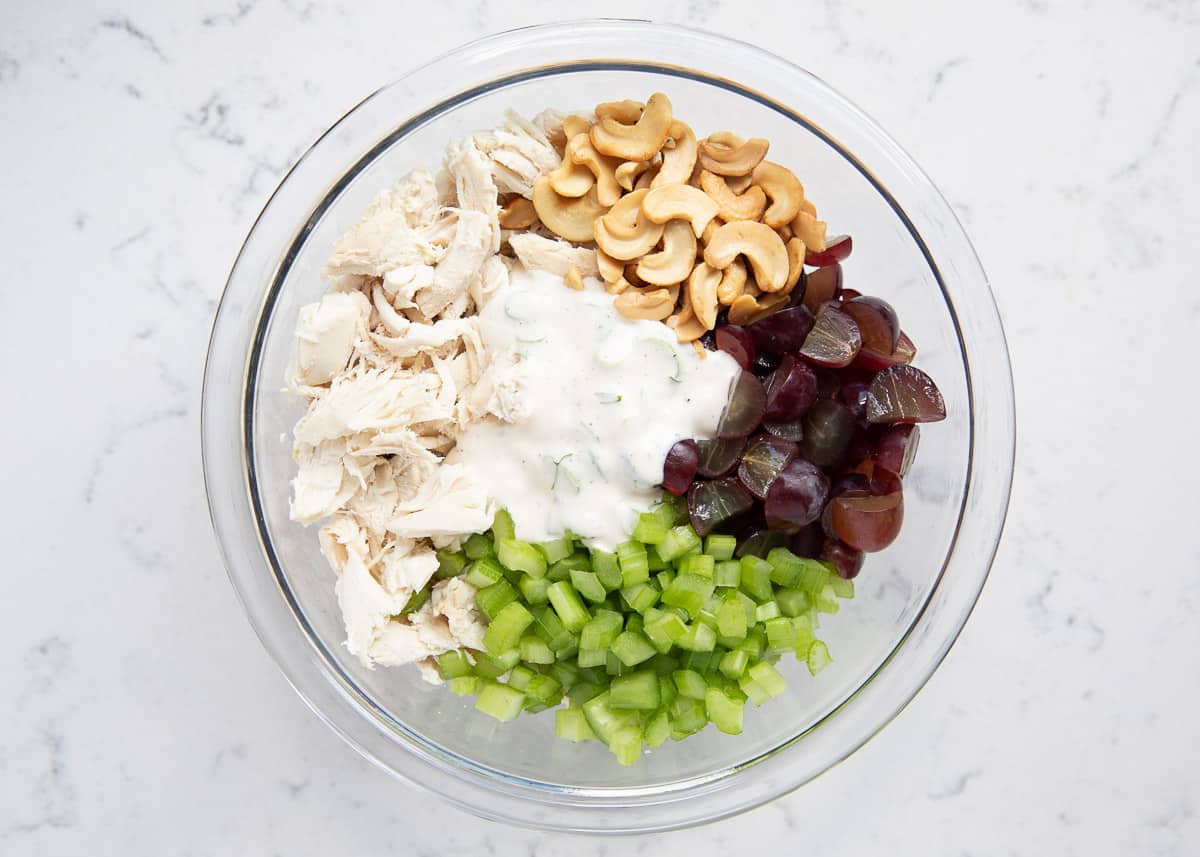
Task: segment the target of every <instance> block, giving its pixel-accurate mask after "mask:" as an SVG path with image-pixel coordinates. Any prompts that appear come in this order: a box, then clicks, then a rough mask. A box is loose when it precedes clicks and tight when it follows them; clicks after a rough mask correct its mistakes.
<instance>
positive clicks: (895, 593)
mask: <svg viewBox="0 0 1200 857" xmlns="http://www.w3.org/2000/svg"><path fill="white" fill-rule="evenodd" d="M657 90H662V91H664V92H666V93H668V95H669V96H670V98H671V101H672V102H673V104H674V105H675V110H676V114H677V115H678V116H680V117H683V118H684V119H685V120H686V121H688V122H690V123H691V124H693V126H694V127H695V128H696V130H697V132H698V134H704V133H708V132H711V131H716V130H721V129H732V130H735V131H739V132H743V133H746V134H752V135H754V136H761V137H766V138H768V139H769V140H770V141H771V157H772V159H773V160H776V161H779V162H781V163H783V164H786V165H788V166H790V167H792V168H793V169H795V171H796V172H797V173H798V174H799V175H800V177H801V178H802V180H803V181H804V183H805V187H806V190H807V195H808V196H809V197H811V198H812V199H813V200H815V201H816V203H817V205H818V206H819V209H820V212H821V215H822V217H823V218H824V219H826V220H827V221H828V222H829V224H830V228H831V231H832V232H849V233H851V234H853V236H854V246H855V249H854V255H853V256H852V257H851V259H850V260H849V261H848V262H847V263H846V271H847V281H848V283H849V284H850V285H852V286H854V287H856V288H859V289H861V290H863V291H866V292H869V293H871V294H878V295H880V296H882V297H885V298H886V299H888V300H889V301H891V302H892V303H893V304H894V305H895V306H896V307H897V309H898V311H899V313H900V317H901V320H902V321H903V323H904V327H905V330H906V331H907V332H908V334H909V335H910V336H911V337H912V338H913V340H914V341H915V342H916V343H917V345H918V346H919V348H920V353H919V355H918V364H919V365H920V366H921V367H922V368H923V369H925V370H926V371H927V372H929V373H930V374H931V375H932V376H933V377H934V378H935V379H936V380H937V382H938V384H939V385H940V387H941V389H942V392H943V393H944V395H945V399H946V404H947V408H948V411H949V417H948V419H947V420H946V421H945V422H943V423H938V424H935V425H929V426H926V427H924V429H923V437H922V443H921V450H920V454H919V456H918V460H917V463H916V467H915V469H914V471H913V472H912V474H911V475H910V476H909V477H908V479H906V481H905V488H906V499H905V505H906V514H907V520H906V521H905V526H904V531H903V533H902V534H901V536H900V538H899V540H898V541H897V542H896V543H895V544H894V545H893V546H892V547H891V548H889V549H888V550H887V551H885V552H883V553H881V554H877V555H873V556H871V557H869V558H868V562H867V566H866V568H865V570H864V572H863V574H862V575H861V576H860V577H859V579H858V596H857V597H856V598H855V599H854V600H853V601H852V602H848V603H847V604H845V605H844V607H843V609H842V611H841V612H840V613H839V614H838V615H836V616H832V617H828V618H827V620H826V621H825V622H824V623H823V625H822V632H823V636H824V637H825V639H826V640H827V641H828V643H829V646H830V649H831V650H832V652H833V655H834V658H835V660H834V664H833V665H832V666H831V667H830V668H829V669H827V670H826V671H825V672H824V673H822V674H821V676H820V677H819V678H818V679H812V678H810V677H809V676H808V675H807V673H805V672H804V671H803V670H802V669H800V668H799V665H797V664H791V665H790V669H789V670H788V678H789V690H788V691H787V693H786V694H785V695H784V696H782V697H780V698H777V699H774V700H772V701H771V702H770V703H769V704H767V705H765V706H763V707H762V708H754V707H753V706H750V707H749V708H748V711H747V714H746V722H745V733H744V734H743V735H741V736H737V737H731V736H728V735H723V734H720V733H718V732H716V731H715V730H713V729H709V730H707V731H705V732H704V733H702V734H700V735H698V736H696V737H693V738H689V739H688V740H687V741H684V742H681V743H678V744H675V743H672V742H668V743H667V744H666V745H664V746H663V747H662V748H660V749H658V750H655V751H653V752H651V753H648V754H647V755H646V756H645V757H643V759H642V761H641V762H639V764H637V765H636V766H634V767H629V768H625V767H620V766H619V765H617V764H616V763H615V761H614V760H613V758H612V757H611V756H610V755H609V753H608V751H607V750H606V749H605V748H604V747H602V746H600V745H598V744H595V743H587V744H569V743H566V742H563V741H558V740H556V739H554V737H553V718H552V717H548V716H545V717H522V718H519V719H518V720H517V721H515V722H513V723H509V724H498V723H496V722H495V721H493V720H491V719H490V718H488V717H486V716H484V715H482V714H479V713H477V712H475V711H474V710H473V708H472V706H471V700H470V699H462V698H459V697H455V696H453V695H451V694H450V693H448V692H447V691H446V690H445V688H439V687H433V686H430V685H427V684H424V683H423V682H422V681H421V680H420V679H419V678H418V676H417V674H416V671H415V670H411V669H377V670H367V669H364V668H363V667H362V665H360V664H359V663H358V662H357V660H355V659H354V658H353V657H351V656H350V655H349V654H348V653H347V652H346V650H345V648H344V646H343V645H342V640H343V638H344V633H343V627H342V621H341V617H340V615H339V612H338V607H337V603H336V600H335V598H334V594H333V578H332V572H331V571H330V570H329V569H328V568H327V567H326V565H325V562H324V561H323V559H322V558H321V556H320V554H319V552H318V548H317V536H316V531H315V528H310V529H305V528H304V527H301V526H299V525H297V524H294V523H292V522H291V521H289V520H288V491H289V484H288V483H289V480H290V478H291V476H292V473H293V465H292V460H291V456H290V442H289V441H288V439H287V436H288V435H289V433H290V431H291V428H292V425H293V424H294V422H295V421H296V419H297V417H298V416H299V415H300V413H301V408H300V405H299V404H298V403H297V402H296V401H294V400H292V399H290V398H289V397H287V396H286V395H285V394H284V393H282V392H281V388H282V386H283V377H284V370H285V366H286V363H287V359H288V352H289V348H290V342H291V334H292V330H293V326H294V324H295V321H296V316H297V312H298V310H299V308H300V307H301V306H302V305H304V304H305V303H308V302H310V301H313V300H316V299H317V298H318V297H319V296H320V295H321V293H322V292H323V291H324V289H325V284H324V283H322V281H321V279H320V277H319V269H320V266H321V263H322V261H323V260H324V259H325V257H326V256H327V255H328V253H329V251H330V248H331V247H332V245H333V243H334V241H335V240H336V239H337V238H338V237H339V236H340V235H341V234H342V232H343V231H345V230H346V229H347V228H348V227H349V226H351V225H352V223H353V222H354V221H355V220H356V219H357V218H358V216H359V214H360V213H361V212H362V211H363V209H364V208H365V207H366V205H367V204H368V202H369V201H370V200H371V198H372V197H373V196H374V195H375V194H376V193H377V192H378V191H379V190H381V189H382V188H384V187H386V186H388V185H389V184H391V183H392V182H393V181H394V180H396V179H397V178H399V177H400V176H401V175H403V174H404V173H405V172H407V171H408V170H410V169H412V168H413V167H416V166H418V165H426V166H431V167H432V166H436V165H437V164H438V163H439V162H440V157H441V153H442V150H443V147H444V146H445V144H446V142H447V141H448V140H450V139H451V138H453V137H456V136H459V135H462V134H465V133H468V132H470V131H472V130H475V129H481V128H489V127H492V126H493V125H495V124H496V123H497V121H498V120H499V119H500V118H501V116H502V114H503V111H504V110H505V109H507V108H514V109H516V110H517V111H519V112H521V113H523V114H526V115H533V114H535V113H537V112H538V111H540V110H542V109H543V108H545V107H548V106H554V107H558V108H564V109H570V108H587V107H590V106H591V105H593V104H596V103H597V102H600V101H610V100H614V99H621V98H644V97H646V96H647V95H649V94H650V93H651V92H654V91H657ZM1013 441H1014V423H1013V401H1012V382H1011V376H1010V371H1009V365H1008V354H1007V351H1006V348H1005V342H1004V334H1003V331H1002V329H1001V325H1000V320H999V317H998V315H997V312H996V308H995V305H994V303H993V301H992V296H991V293H990V292H989V290H988V284H987V281H986V279H985V277H984V274H983V271H982V270H981V269H980V265H979V262H978V260H977V259H976V257H975V254H974V252H973V250H972V248H971V245H970V243H969V242H968V240H967V237H966V236H965V235H964V234H963V231H962V228H961V227H960V226H959V223H958V221H957V220H956V219H955V217H954V214H953V213H952V211H951V209H950V207H949V205H947V204H946V201H945V200H944V199H943V198H942V197H941V196H940V195H939V194H938V192H937V190H936V189H935V188H934V187H933V185H932V184H931V183H930V181H929V179H928V178H926V176H925V175H924V174H923V173H922V172H921V171H920V169H919V168H918V167H917V166H916V164H914V163H913V162H912V160H911V159H910V158H909V157H908V156H907V155H906V154H905V153H904V152H903V151H902V150H901V149H900V147H899V146H898V145H897V144H896V143H895V142H894V141H892V140H891V139H890V138H889V137H888V136H887V135H886V134H885V133H884V132H883V131H882V130H881V129H880V128H879V127H878V126H876V125H875V123H874V122H872V121H871V120H870V119H868V118H867V117H866V116H865V115H863V113H862V112H860V111H859V110H858V109H857V108H855V107H854V106H853V105H851V104H850V103H849V102H847V101H846V99H844V98H842V97H841V96H840V95H838V94H837V93H835V92H834V91H833V90H832V89H830V88H829V87H828V86H826V85H825V84H824V83H822V82H821V81H820V80H818V79H817V78H815V77H813V76H812V75H811V74H808V73H807V72H805V71H803V70H802V69H800V68H797V67H796V66H794V65H792V64H790V63H788V62H786V61H784V60H782V59H780V58H779V57H777V56H773V55H771V54H768V53H765V52H763V51H761V50H759V49H757V48H754V47H752V46H750V45H747V44H744V43H740V42H735V41H731V40H729V39H726V38H722V37H719V36H715V35H712V34H709V33H702V32H698V31H694V30H688V29H682V28H679V27H668V26H661V25H655V24H650V23H645V22H631V21H592V22H574V23H569V24H559V25H553V26H546V27H536V28H531V29H524V30H517V31H513V32H509V33H505V34H502V35H499V36H495V37H493V38H488V39H484V40H482V41H478V42H474V43H472V44H470V45H467V46H465V47H463V48H460V49H458V50H456V51H454V52H453V53H451V54H448V55H446V56H444V57H442V58H440V59H438V60H436V61H434V62H432V63H430V64H429V65H427V66H425V67H424V68H421V69H419V70H417V71H415V72H413V73H411V74H409V75H408V76H406V77H404V78H402V79H401V80H399V81H397V82H396V83H393V84H391V85H389V86H387V87H385V88H383V89H381V90H379V91H378V92H376V93H375V94H373V95H371V96H370V97H369V98H367V99H365V100H364V101H363V102H362V103H361V104H359V105H358V106H357V107H355V108H354V109H353V110H351V111H350V112H349V113H348V114H346V115H345V116H344V117H342V119H341V120H339V121H338V122H337V123H336V124H335V125H334V126H333V127H332V128H330V129H329V131H327V132H326V133H325V134H324V135H323V136H322V137H321V139H320V140H318V141H317V143H316V144H315V145H314V146H313V147H312V148H311V149H310V150H309V151H308V152H307V153H306V154H305V155H304V156H303V157H302V158H301V159H300V161H299V162H298V163H297V164H296V166H295V167H294V168H293V169H292V171H291V172H290V173H289V174H288V175H287V177H286V178H285V179H284V181H283V182H282V183H281V184H280V186H279V187H278V189H277V190H276V191H275V193H274V194H273V195H272V196H271V199H270V200H269V201H268V203H267V205H266V207H265V208H264V209H263V212H262V214H261V215H260V217H259V218H258V221H257V222H256V223H255V225H254V228H253V229H252V230H251V232H250V235H249V236H248V237H247V239H246V242H245V245H244V246H243V247H242V249H241V252H240V254H239V255H238V258H237V261H236V263H235V264H234V267H233V270H232V273H231V274H230V277H229V282H228V284H227V286H226V289H225V294H224V296H223V298H222V300H221V305H220V309H219V310H218V312H217V318H216V322H215V325H214V329H213V336H212V342H211V344H210V348H209V354H208V364H207V367H206V374H205V385H204V403H203V442H204V466H205V476H206V482H207V488H208V499H209V506H210V509H211V514H212V518H213V522H214V526H215V528H216V531H217V535H218V538H219V541H220V544H221V549H222V551H223V553H224V558H225V563H226V565H227V567H228V569H229V575H230V578H231V579H232V581H233V583H234V586H235V587H236V588H237V591H238V593H239V595H240V596H241V599H242V602H243V604H244V605H245V608H246V611H247V613H248V614H249V616H250V620H251V622H252V623H253V625H254V627H255V629H256V630H257V632H258V634H259V636H260V637H261V639H262V641H263V644H264V645H265V646H266V647H267V649H268V650H269V651H270V653H271V654H272V656H274V658H275V660H276V661H277V662H278V663H279V665H280V668H281V669H282V670H283V671H284V673H286V675H287V677H288V679H289V680H290V682H291V683H292V685H293V686H294V687H295V688H296V690H297V691H298V692H299V694H300V695H301V696H302V697H303V698H304V699H305V701H306V702H307V703H308V704H309V705H310V706H311V707H312V709H313V710H314V711H315V712H316V713H317V714H318V715H319V716H320V717H321V718H322V719H323V720H324V721H325V722H326V723H328V724H329V725H330V727H332V728H333V729H334V730H336V731H337V733H338V734H340V735H341V736H342V737H343V738H345V739H346V741H347V742H349V743H350V744H351V745H352V746H353V747H355V748H356V749H357V750H358V751H359V752H361V753H362V754H363V755H364V756H366V757H367V758H369V759H370V760H372V761H373V762H375V763H377V764H378V765H380V766H382V767H383V768H385V769H386V770H388V771H390V772H392V773H393V774H395V775H396V776H399V777H401V778H403V779H405V780H407V781H410V782H413V783H416V784H418V785H420V786H423V787H425V788H427V789H430V790H432V791H434V792H436V793H438V794H440V795H442V796H444V797H445V798H446V799H447V800H450V801H452V802H454V803H456V804H458V805H460V806H462V807H464V808H466V809H468V810H470V811H472V812H475V813H478V814H480V815H483V816H487V817H490V818H495V819H502V820H506V821H511V822H516V823H519V824H524V825H529V826H534V827H541V828H547V829H560V830H574V831H593V832H601V833H621V832H637V831H648V830H662V829H669V828H675V827H682V826H686V825H691V824H697V823H701V822H704V821H711V820H714V819H717V818H721V817H724V816H727V815H731V814H733V813H736V812H740V811H743V810H745V809H748V808H750V807H754V806H757V805H759V804H761V803H763V802H765V801H767V800H770V799H772V798H774V797H777V796H778V795H780V794H783V793H785V792H788V791H790V790H792V789H794V788H796V787H797V786H799V785H801V784H802V783H805V782H807V781H808V780H810V779H812V778H813V777H815V776H817V775H818V774H820V773H821V772H822V771H824V770H826V769H827V768H829V767H830V766H831V765H833V764H835V763H836V762H838V761H840V760H841V759H844V758H845V757H846V756H847V755H849V754H850V753H852V752H853V751H854V750H855V749H857V748H858V747H860V746H861V745H862V744H863V743H864V742H866V741H867V740H868V739H869V738H870V737H871V736H872V735H873V734H875V733H876V732H877V731H878V730H879V729H880V728H882V727H883V726H884V725H885V724H886V723H887V722H888V721H889V720H890V719H891V718H892V717H894V716H895V715H896V714H897V713H898V712H899V711H900V710H901V709H902V708H903V707H904V705H905V704H906V703H907V702H908V701H909V700H910V699H911V698H912V697H913V695H914V694H915V693H916V692H917V691H918V690H919V689H920V687H921V686H922V685H923V684H924V683H925V681H926V680H927V679H928V678H929V676H930V674H931V673H932V672H933V670H934V669H935V668H936V667H937V665H938V664H939V663H940V662H941V660H942V658H943V657H944V656H945V654H946V652H947V650H948V649H949V647H950V645H951V643H952V642H953V641H954V639H955V637H956V636H957V635H958V633H959V631H960V629H961V628H962V626H963V623H964V622H965V621H966V618H967V616H968V614H969V613H970V611H971V608H972V606H973V605H974V603H975V600H976V598H977V597H978V595H979V592H980V589H981V587H982V586H983V583H984V580H985V578H986V576H987V573H988V568H989V566H990V563H991V561H992V557H993V554H994V552H995V550H996V546H997V542H998V539H999V536H1000V532H1001V528H1002V526H1003V521H1004V515H1005V510H1006V508H1007V503H1008V495H1009V485H1010V480H1011V475H1012V463H1013Z"/></svg>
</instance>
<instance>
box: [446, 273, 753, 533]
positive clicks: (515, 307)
mask: <svg viewBox="0 0 1200 857" xmlns="http://www.w3.org/2000/svg"><path fill="white" fill-rule="evenodd" d="M480 322H481V325H480V331H481V335H482V339H483V343H484V346H485V348H486V349H487V351H488V352H489V353H490V354H491V355H492V358H493V360H494V361H495V362H494V363H493V371H497V370H501V369H502V368H503V367H507V368H508V369H509V371H510V373H511V377H512V380H513V381H515V384H516V390H517V396H516V401H517V412H518V413H517V418H516V420H515V421H514V422H512V423H502V422H499V421H498V420H495V419H492V418H488V419H486V420H481V421H477V422H474V423H472V424H471V425H469V426H468V427H467V429H466V430H465V431H464V432H462V433H461V435H460V436H459V438H458V445H457V450H456V452H455V455H456V456H457V457H458V459H459V460H460V461H461V462H462V463H463V464H465V466H466V472H467V473H469V474H470V476H471V479H472V481H473V482H475V483H477V484H478V486H479V487H480V488H482V489H483V490H484V491H486V492H487V494H488V495H489V496H490V497H491V498H492V499H494V500H495V501H496V504H497V506H498V507H499V508H505V509H507V510H508V511H509V513H510V514H511V515H512V517H513V521H514V523H515V525H516V531H517V535H518V536H519V537H520V538H523V539H526V540H529V541H534V542H542V541H549V540H551V539H556V538H560V537H561V536H562V535H563V533H564V532H566V531H568V530H569V531H570V532H572V533H574V534H575V535H576V536H579V537H581V538H584V539H586V540H587V541H588V543H589V544H591V545H592V546H594V547H598V548H601V549H606V550H612V549H613V548H614V547H615V546H616V545H617V544H619V543H620V542H623V541H625V540H627V539H628V538H629V534H630V532H631V531H632V529H633V526H634V524H635V522H636V519H637V515H638V514H639V513H640V512H644V511H647V510H648V509H650V508H651V506H652V505H653V504H654V503H655V502H656V501H657V499H658V496H659V491H658V489H657V488H656V487H655V486H657V485H658V484H659V483H660V482H661V481H662V473H663V461H664V460H665V458H666V456H667V453H668V452H669V451H670V449H671V447H672V446H673V445H674V444H675V443H676V442H677V441H679V440H681V439H683V438H708V437H712V436H713V435H714V434H715V432H716V427H717V422H718V420H719V419H720V417H721V412H722V410H723V409H724V407H725V403H726V400H727V398H728V395H729V388H730V385H731V384H732V382H733V379H734V376H735V375H736V374H737V371H738V367H737V363H736V362H735V361H734V360H733V358H731V357H730V356H729V355H727V354H725V353H724V352H720V351H718V352H710V353H709V354H708V355H707V356H706V357H703V358H702V357H700V355H698V354H697V353H696V351H695V350H694V349H693V348H692V346H691V345H688V344H684V345H681V344H679V343H677V342H676V341H675V333H674V331H672V330H671V329H670V328H668V327H667V326H666V325H664V324H662V323H661V322H658V321H646V320H635V319H628V318H625V317H624V316H622V315H621V314H620V313H619V312H618V311H617V310H616V308H615V307H614V306H613V297H612V295H610V294H607V293H606V292H604V291H603V290H602V289H599V288H596V287H588V288H586V289H585V290H584V291H575V290H573V289H570V288H567V287H565V286H564V285H563V282H562V278H561V277H558V276H555V275H553V274H549V273H547V272H545V271H526V270H522V269H517V270H515V271H513V273H512V277H511V280H510V283H509V284H508V285H507V286H505V287H503V288H502V289H501V291H499V292H498V293H497V294H496V295H495V296H494V297H493V298H492V299H491V300H490V301H489V302H488V304H487V306H486V307H485V308H484V310H483V312H482V313H481V315H480Z"/></svg>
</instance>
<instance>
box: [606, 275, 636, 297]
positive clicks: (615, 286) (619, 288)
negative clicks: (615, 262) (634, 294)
mask: <svg viewBox="0 0 1200 857" xmlns="http://www.w3.org/2000/svg"><path fill="white" fill-rule="evenodd" d="M628 288H631V285H630V282H629V280H627V279H625V278H624V277H621V278H620V279H619V280H617V281H616V282H615V283H605V284H604V291H606V292H608V293H609V294H610V295H619V294H621V292H623V291H625V290H626V289H628Z"/></svg>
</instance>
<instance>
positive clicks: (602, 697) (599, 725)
mask: <svg viewBox="0 0 1200 857" xmlns="http://www.w3.org/2000/svg"><path fill="white" fill-rule="evenodd" d="M608 703H609V692H608V691H607V690H606V691H604V693H601V694H597V695H596V696H594V697H592V698H591V699H589V700H588V701H587V702H585V703H583V714H584V716H585V717H586V718H587V722H588V726H591V727H592V731H593V732H595V733H596V737H597V738H599V739H600V740H601V741H604V742H605V743H608V742H609V741H611V740H612V737H613V736H614V735H615V734H616V733H617V731H618V730H620V729H622V728H623V727H626V726H636V725H637V724H638V722H639V721H640V717H639V715H638V713H637V712H636V711H617V710H616V709H614V708H612V707H611V706H610V705H609V704H608Z"/></svg>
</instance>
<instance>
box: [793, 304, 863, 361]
mask: <svg viewBox="0 0 1200 857" xmlns="http://www.w3.org/2000/svg"><path fill="white" fill-rule="evenodd" d="M860 348H862V334H860V333H859V331H858V325H857V324H855V323H854V319H852V318H851V317H850V316H848V315H847V314H846V313H844V312H842V310H840V309H838V308H837V307H836V306H834V305H832V304H826V305H824V306H822V307H821V310H820V311H819V312H818V313H817V321H816V323H815V324H814V325H813V329H812V330H811V331H810V332H809V334H808V336H807V338H805V340H804V345H803V347H802V348H801V349H800V354H801V356H803V357H804V358H805V359H806V360H808V361H810V362H812V363H816V364H817V365H818V366H828V367H831V368H840V367H842V366H849V365H850V362H851V361H852V360H854V357H855V355H856V354H858V351H859V349H860Z"/></svg>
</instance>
